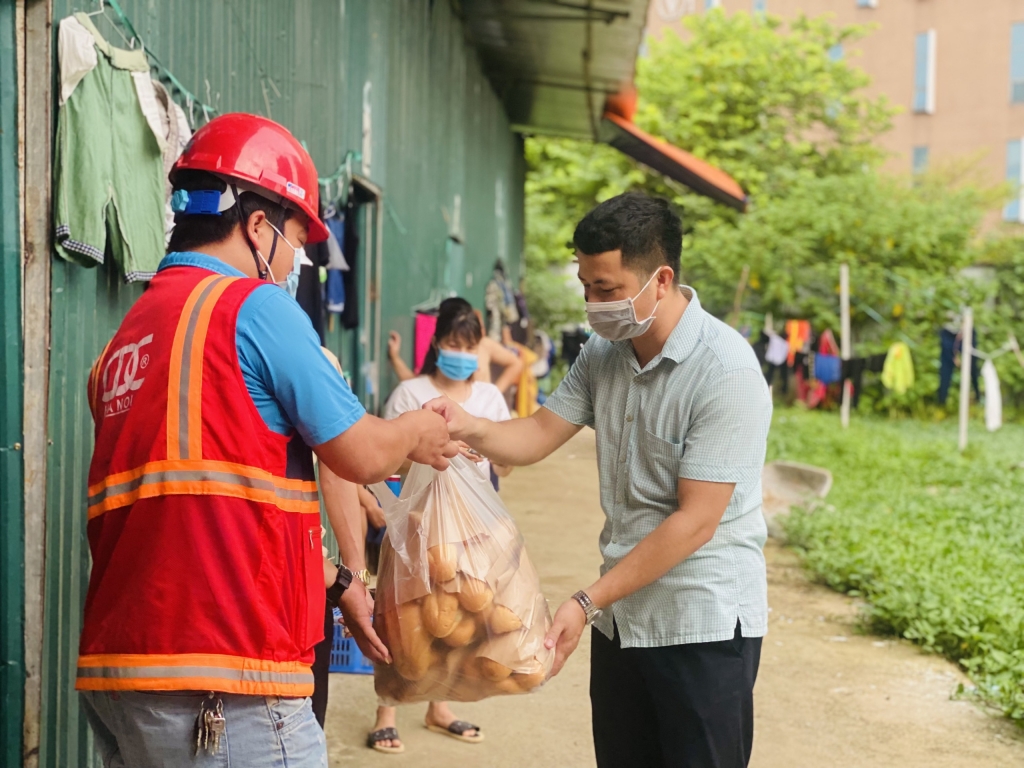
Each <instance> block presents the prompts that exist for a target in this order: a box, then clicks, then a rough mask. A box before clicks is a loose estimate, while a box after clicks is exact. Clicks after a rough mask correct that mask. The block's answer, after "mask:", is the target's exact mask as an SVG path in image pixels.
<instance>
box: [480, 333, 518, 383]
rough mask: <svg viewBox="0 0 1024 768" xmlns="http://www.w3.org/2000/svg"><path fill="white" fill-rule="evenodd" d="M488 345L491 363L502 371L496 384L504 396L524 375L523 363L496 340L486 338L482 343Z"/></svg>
mask: <svg viewBox="0 0 1024 768" xmlns="http://www.w3.org/2000/svg"><path fill="white" fill-rule="evenodd" d="M480 343H481V344H486V345H487V352H488V354H489V355H490V358H491V363H492V364H493V365H497V366H498V367H500V368H501V369H502V371H501V375H500V376H499V377H498V380H497V381H495V382H494V386H496V387H497V388H498V389H499V390H500V391H501V393H502V394H505V393H506V392H508V390H509V388H511V387H512V385H514V384H515V383H516V382H518V381H519V377H520V376H521V375H522V373H523V361H522V360H521V359H520V358H519V355H517V354H516V353H515V352H513V351H512V350H510V349H509V348H508V347H505V346H503V345H501V344H499V343H498V342H496V341H495V340H494V339H492V338H490V337H487V336H485V337H484V338H483V340H481V342H480Z"/></svg>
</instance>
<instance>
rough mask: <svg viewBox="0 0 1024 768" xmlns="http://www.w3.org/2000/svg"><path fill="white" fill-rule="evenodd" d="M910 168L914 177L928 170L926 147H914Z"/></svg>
mask: <svg viewBox="0 0 1024 768" xmlns="http://www.w3.org/2000/svg"><path fill="white" fill-rule="evenodd" d="M911 162H912V167H913V172H914V175H915V176H920V175H921V174H922V173H924V172H925V171H927V170H928V147H914V154H913V160H912V161H911Z"/></svg>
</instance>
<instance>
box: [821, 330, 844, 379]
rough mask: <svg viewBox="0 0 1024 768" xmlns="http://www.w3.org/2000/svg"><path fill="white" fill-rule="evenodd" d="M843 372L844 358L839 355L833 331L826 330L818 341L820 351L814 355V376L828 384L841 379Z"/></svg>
mask: <svg viewBox="0 0 1024 768" xmlns="http://www.w3.org/2000/svg"><path fill="white" fill-rule="evenodd" d="M841 373H842V360H841V358H840V357H839V346H838V345H837V344H836V340H835V337H834V336H833V335H832V331H830V330H826V331H825V332H824V333H823V334H821V339H820V340H819V342H818V352H817V354H816V355H815V356H814V377H815V378H816V379H817V380H818V381H820V382H821V383H822V384H825V385H826V386H828V385H829V384H835V383H836V382H837V381H839V378H840V376H841Z"/></svg>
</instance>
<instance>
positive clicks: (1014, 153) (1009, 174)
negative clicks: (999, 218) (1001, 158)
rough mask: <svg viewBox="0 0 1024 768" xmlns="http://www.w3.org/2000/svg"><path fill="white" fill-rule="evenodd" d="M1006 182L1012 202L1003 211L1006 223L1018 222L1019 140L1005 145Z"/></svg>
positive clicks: (1019, 218)
mask: <svg viewBox="0 0 1024 768" xmlns="http://www.w3.org/2000/svg"><path fill="white" fill-rule="evenodd" d="M1006 180H1007V181H1008V182H1010V185H1011V186H1012V187H1013V195H1014V197H1013V200H1011V201H1010V202H1009V203H1007V205H1006V207H1005V208H1004V209H1003V218H1004V219H1006V220H1007V221H1020V220H1021V216H1020V183H1021V140H1020V139H1014V140H1013V141H1008V142H1007V143H1006Z"/></svg>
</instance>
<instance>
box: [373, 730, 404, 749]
mask: <svg viewBox="0 0 1024 768" xmlns="http://www.w3.org/2000/svg"><path fill="white" fill-rule="evenodd" d="M400 738H401V737H400V736H399V735H398V729H397V728H381V729H380V730H379V731H374V732H373V733H371V734H370V735H368V736H367V737H366V746H368V747H369V748H370V749H375V750H377V751H378V752H383V753H385V754H387V755H398V754H401V753H402V752H405V744H402V745H400V746H397V747H385V746H383V745H382V744H381V742H382V741H398V740H399V739H400Z"/></svg>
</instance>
